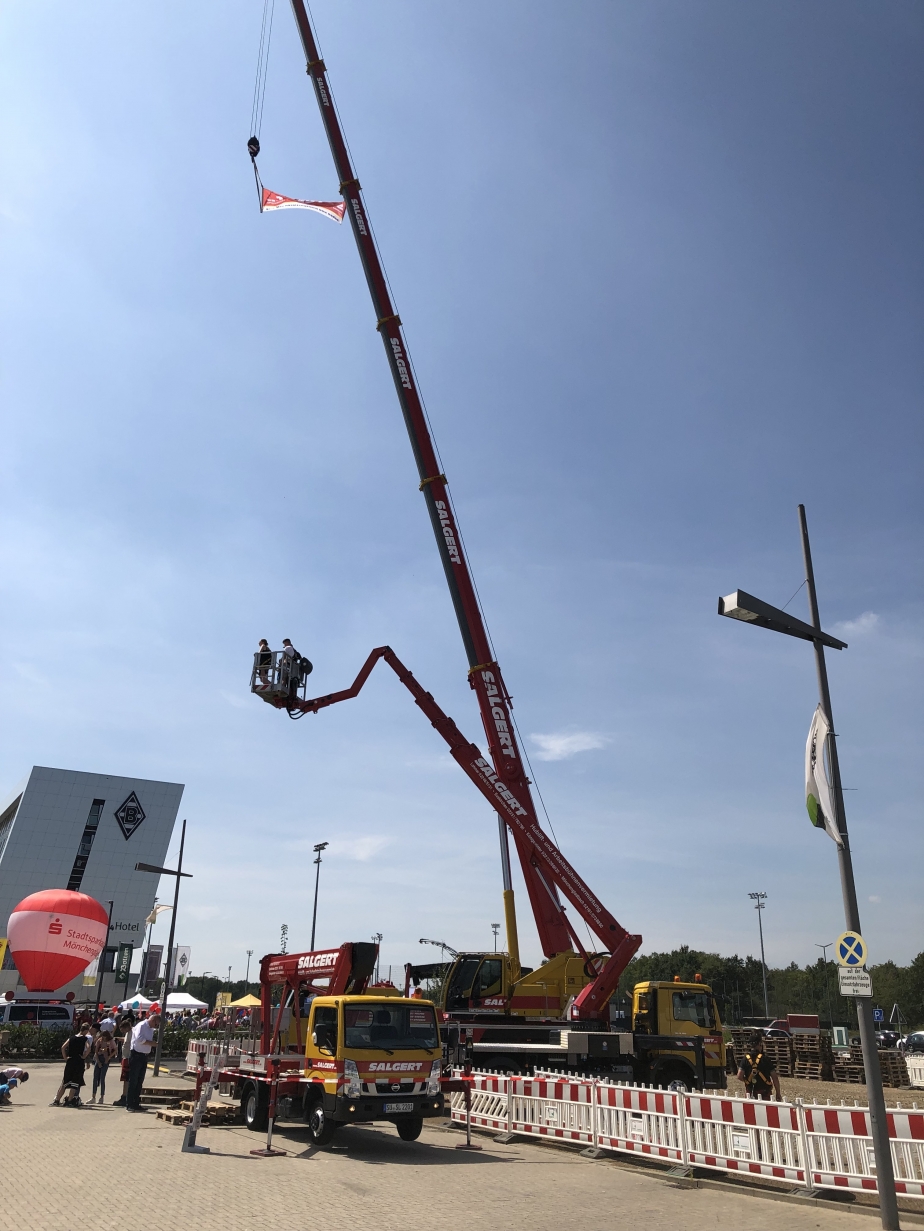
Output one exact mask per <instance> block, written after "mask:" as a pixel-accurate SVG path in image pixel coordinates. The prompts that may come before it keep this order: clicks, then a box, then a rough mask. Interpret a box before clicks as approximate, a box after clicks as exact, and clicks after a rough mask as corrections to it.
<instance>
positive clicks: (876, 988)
mask: <svg viewBox="0 0 924 1231" xmlns="http://www.w3.org/2000/svg"><path fill="white" fill-rule="evenodd" d="M870 973H871V975H872V979H873V1004H874V1006H878V1007H880V1008H882V1009H884V1010H885V1019H886V1022H888V1021H889V1019H890V1016H891V1014H892V1009H893V1006H894V1005H896V1004H897V1005H898V1007H899V1010H900V1011H901V1014H902V1023H903V1027H904V1028H906V1029H917V1028H920V1027H924V953H919V954H918V955H917V957H916V958H914V960H913V961H912V962H911V963H910V964H909V965H908V966H898V965H896V963H895V962H883V963H882V964H881V965H879V966H871V967H870ZM697 974H699V975H702V980H703V982H704V983H708V984H709V986H710V987H711V988H712V990H713V992H714V993H715V995H716V998H717V1000H718V1002H719V1011H720V1013H721V1015H722V1021H723V1022H724V1023H725V1024H726V1025H731V1026H734V1025H738V1024H740V1023H741V1022H742V1021H743V1019H745V1018H752V1017H760V1018H762V1017H763V1016H764V988H763V978H762V973H761V965H760V961H759V960H758V959H757V958H754V957H750V956H748V957H744V958H742V957H739V956H738V955H737V954H734V955H733V956H732V957H723V956H722V955H721V954H719V953H703V952H701V951H700V950H697V949H691V948H689V947H688V946H687V945H683V946H682V947H681V948H679V949H673V950H672V951H671V952H670V953H649V954H646V955H645V956H643V957H637V958H634V959H633V960H632V961H631V962H630V963H629V965H628V966H627V968H626V970H625V972H624V974H623V976H622V978H621V979H620V981H619V991H618V993H617V1003H618V1007H619V1008H621V1009H624V1010H627V1009H628V1008H629V1006H630V1004H631V995H632V988H633V987H634V986H635V984H636V983H641V982H644V981H645V980H646V979H667V980H670V979H673V978H674V976H675V975H679V976H680V978H681V980H683V981H684V982H693V980H694V977H695V976H696V975H697ZM767 994H768V999H769V1002H770V1016H771V1017H785V1015H786V1014H787V1013H817V1014H818V1016H819V1018H821V1020H822V1024H823V1025H831V1024H835V1025H848V1026H855V1025H856V1024H857V1019H856V1013H855V1011H854V1006H853V1001H851V1000H847V999H844V998H842V997H841V996H840V995H839V994H838V988H837V967H836V966H835V964H834V963H833V962H831V961H828V962H827V963H825V962H824V960H823V959H822V958H819V959H818V961H816V962H813V963H812V964H810V965H808V966H798V965H797V964H796V963H795V962H791V963H790V964H789V965H788V966H785V967H782V968H776V967H768V969H767Z"/></svg>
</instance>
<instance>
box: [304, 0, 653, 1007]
mask: <svg viewBox="0 0 924 1231" xmlns="http://www.w3.org/2000/svg"><path fill="white" fill-rule="evenodd" d="M292 9H293V12H294V14H295V20H296V22H297V24H298V30H299V34H300V36H301V40H302V46H303V48H304V51H305V58H306V61H307V66H308V75H309V76H310V78H311V81H312V84H313V86H314V92H315V97H316V98H317V101H318V107H319V109H320V112H321V118H322V121H323V123H324V129H325V131H326V133H327V139H328V141H329V143H330V149H331V153H332V155H333V158H334V165H335V167H336V170H337V176H338V178H339V183H340V192H341V193H342V195H343V197H344V200H345V202H346V206H347V210H346V212H347V216H348V218H349V220H350V225H351V227H352V228H353V237H354V239H355V240H356V246H357V248H358V249H359V255H360V259H361V261H362V264H363V269H364V271H365V274H366V283H367V285H368V287H369V293H370V295H371V296H372V304H373V307H374V309H375V315H376V329H377V330H378V331H379V334H380V335H381V337H382V342H383V344H384V346H385V354H386V357H387V359H388V364H389V366H390V368H391V374H392V378H393V380H394V383H395V390H396V391H397V394H398V401H399V402H400V404H401V410H402V413H403V415H404V423H405V426H406V427H407V432H408V436H409V437H410V441H411V448H412V449H413V451H414V460H415V461H416V463H417V472H418V475H419V477H420V490H421V491H422V492H423V494H424V499H425V500H426V502H427V510H428V512H429V514H430V522H431V524H432V526H433V533H434V535H435V536H436V542H437V547H438V550H439V553H440V559H441V560H442V562H443V570H444V572H445V574H446V581H447V583H448V585H449V593H450V595H451V597H452V604H453V607H454V608H455V613H456V619H457V620H458V622H459V629H460V631H461V633H462V640H463V642H464V645H465V652H466V654H467V656H468V664H469V683H470V685H471V687H472V688H473V689H474V690H475V693H476V695H477V697H478V704H479V707H480V709H481V718H482V722H483V723H484V728H485V734H486V736H487V741H488V749H489V751H490V755H491V760H492V762H493V766H494V775H495V779H496V780H497V781H498V782H499V784H500V785H499V786H498V788H496V790H495V795H494V798H493V800H492V802H493V803H494V806H495V807H498V810H499V811H500V812H501V815H503V816H504V817H505V819H506V820H507V823H508V825H510V828H511V830H512V832H513V835H514V840H515V842H516V847H517V854H518V856H519V859H520V864H521V866H522V868H523V875H524V879H525V881H526V888H527V892H528V893H529V899H530V905H531V907H532V911H533V915H534V917H535V920H536V926H537V929H538V932H539V939H540V943H541V944H542V948H543V952H544V953H545V954H546V955H547V956H549V957H551V956H553V955H554V954H556V953H561V952H564V951H565V950H568V949H570V948H571V947H572V945H573V946H574V947H575V948H576V950H577V951H578V952H583V948H582V945H581V943H580V940H579V938H578V936H577V934H576V932H575V931H574V928H573V927H572V925H571V923H570V921H569V920H568V918H567V916H566V914H565V911H564V909H563V907H562V905H561V902H560V901H559V898H558V892H557V890H559V889H560V890H561V891H562V892H563V893H564V894H565V896H566V897H567V898H568V899H569V901H571V902H572V903H573V904H574V906H575V907H576V908H577V909H578V911H579V912H580V913H581V915H582V916H583V918H584V919H585V920H586V921H587V923H588V925H589V926H590V927H591V928H592V930H593V931H594V932H595V933H596V934H597V936H599V937H600V939H601V941H602V942H603V944H604V946H605V947H606V948H607V949H608V950H609V951H610V952H611V954H612V956H611V958H610V960H609V962H607V967H609V966H610V965H611V964H612V963H613V962H614V960H615V959H616V957H617V954H621V953H623V950H624V947H625V945H626V943H627V942H628V941H630V940H634V942H635V943H634V945H633V946H632V948H631V951H630V952H629V953H628V956H624V955H623V957H622V959H621V960H622V963H623V967H624V966H625V963H626V962H628V960H629V958H630V957H631V956H632V953H634V952H635V950H636V949H637V948H638V946H639V945H640V944H641V938H640V937H632V938H629V937H628V934H627V933H626V932H625V930H624V929H623V928H622V927H620V925H619V924H618V923H617V922H616V921H615V919H613V918H612V916H611V915H609V914H608V912H607V911H605V910H604V909H603V907H602V906H601V905H600V903H599V902H598V901H597V900H596V898H595V897H594V896H593V895H592V894H591V893H590V891H589V890H588V889H587V887H586V886H585V885H584V883H583V881H581V880H580V878H579V877H578V876H577V874H576V873H575V872H574V870H573V869H572V868H571V867H570V865H568V864H567V862H566V861H565V860H564V858H563V856H562V855H561V852H560V851H558V849H557V848H556V847H555V846H554V844H553V843H552V842H551V841H550V840H549V838H548V837H547V836H546V834H545V833H544V832H543V830H542V829H541V828H540V825H539V820H538V816H537V814H536V809H535V805H534V803H533V800H532V796H531V793H530V790H529V779H528V777H527V775H526V771H525V769H524V766H523V761H522V757H521V754H520V750H519V747H518V745H517V740H516V735H515V731H514V726H513V722H512V720H511V717H510V697H509V695H508V693H507V689H506V687H505V685H504V681H503V677H502V675H501V671H500V668H499V667H498V665H497V663H496V662H495V661H494V659H493V656H492V654H491V648H490V642H489V640H488V635H487V631H486V629H485V626H484V620H483V619H482V616H481V611H480V608H479V605H478V600H477V598H476V595H475V587H474V585H473V583H472V578H471V573H470V572H469V568H468V563H467V561H466V559H465V552H464V550H463V548H462V539H461V536H460V534H459V531H458V527H457V524H456V517H455V512H454V510H453V507H452V502H451V501H450V499H449V492H448V490H447V487H446V476H445V475H444V474H442V473H441V472H440V469H439V465H438V462H437V457H436V450H435V449H434V447H433V441H432V439H431V436H430V431H429V428H428V427H427V420H426V416H425V414H424V410H423V404H422V403H421V400H420V396H419V393H418V391H417V385H416V382H415V379H414V373H413V368H412V365H411V361H410V356H409V354H408V348H407V345H406V343H405V340H404V334H403V331H402V328H401V320H400V318H399V317H398V315H397V313H396V312H395V309H394V305H393V304H392V302H391V296H390V295H389V292H388V284H387V281H386V278H385V274H384V271H383V268H382V263H381V260H380V259H379V254H378V250H377V248H376V245H375V240H374V239H373V235H372V225H371V223H370V220H369V215H368V212H367V210H366V206H365V203H364V201H363V196H362V190H361V188H360V183H359V180H358V179H357V178H356V174H355V172H354V170H353V167H352V165H351V163H350V157H349V154H348V152H347V146H346V141H345V140H344V136H343V132H342V130H341V128H340V121H339V118H338V116H337V112H336V109H335V107H334V103H333V96H332V94H331V90H330V85H329V83H328V79H327V69H326V67H325V65H324V61H323V60H322V59H321V57H320V55H319V54H318V48H317V43H316V42H315V37H314V31H313V30H312V28H311V22H310V20H309V18H308V13H307V11H306V9H305V5H304V0H292ZM370 669H371V668H370ZM499 800H504V801H505V802H504V804H503V806H501V805H500V804H499V803H498V801H499ZM514 816H515V817H517V818H518V820H519V823H515V822H514V821H513V820H512V818H513V817H514ZM617 979H618V976H617ZM614 986H615V985H614ZM591 987H593V984H591V985H589V986H588V987H587V988H585V989H584V992H585V993H589V992H590V989H591ZM594 998H595V999H596V997H594ZM579 999H580V998H579ZM575 1007H577V1006H575ZM589 1007H590V1006H589V1005H588V1008H589Z"/></svg>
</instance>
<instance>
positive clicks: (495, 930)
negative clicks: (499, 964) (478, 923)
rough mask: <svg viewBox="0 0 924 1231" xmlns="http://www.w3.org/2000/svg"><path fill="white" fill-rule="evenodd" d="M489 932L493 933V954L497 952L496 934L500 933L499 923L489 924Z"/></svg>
mask: <svg viewBox="0 0 924 1231" xmlns="http://www.w3.org/2000/svg"><path fill="white" fill-rule="evenodd" d="M491 931H492V932H493V933H494V952H495V953H496V952H497V933H498V932H499V931H500V924H499V923H492V924H491Z"/></svg>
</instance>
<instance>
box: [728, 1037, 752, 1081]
mask: <svg viewBox="0 0 924 1231" xmlns="http://www.w3.org/2000/svg"><path fill="white" fill-rule="evenodd" d="M729 1034H730V1035H731V1046H730V1047H728V1048H726V1052H727V1055H728V1057H730V1058H729V1059H727V1061H726V1065H725V1067H726V1068H727V1069H728V1071H729V1073H737V1072H738V1067H739V1065H740V1064H741V1058H742V1056H743V1055H744V1053H745V1052H746V1051H747V1049H748V1039H749V1038H750V1037H751V1031H750V1030H744V1029H743V1028H742V1027H741V1026H732V1027H731V1029H730V1030H729ZM733 1065H734V1067H732V1066H733Z"/></svg>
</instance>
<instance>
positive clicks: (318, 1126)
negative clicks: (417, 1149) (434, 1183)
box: [303, 995, 443, 1145]
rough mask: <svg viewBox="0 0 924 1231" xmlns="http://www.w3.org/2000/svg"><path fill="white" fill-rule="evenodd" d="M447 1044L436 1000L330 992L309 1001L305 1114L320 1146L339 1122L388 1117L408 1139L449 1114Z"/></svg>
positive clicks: (328, 1139)
mask: <svg viewBox="0 0 924 1231" xmlns="http://www.w3.org/2000/svg"><path fill="white" fill-rule="evenodd" d="M441 1056H442V1043H441V1041H440V1032H439V1026H438V1024H437V1020H436V1008H435V1006H434V1005H433V1003H432V1001H428V1000H413V999H408V1000H406V999H404V998H403V997H395V996H376V995H368V996H330V997H328V996H324V997H320V996H319V997H317V998H316V999H315V1000H314V1001H313V1002H312V1004H311V1013H310V1017H309V1021H308V1032H307V1042H306V1044H305V1067H304V1072H303V1076H304V1079H305V1083H306V1090H305V1095H304V1100H303V1115H304V1119H305V1122H306V1124H307V1125H308V1131H309V1133H310V1134H311V1138H312V1140H313V1141H314V1142H315V1143H316V1144H317V1145H323V1144H325V1143H326V1142H328V1141H330V1139H331V1138H332V1136H333V1134H334V1132H335V1131H336V1129H337V1127H338V1126H339V1125H341V1124H356V1123H368V1122H369V1121H373V1120H385V1121H390V1122H391V1123H393V1124H394V1125H395V1127H396V1128H397V1130H398V1135H399V1137H401V1138H402V1140H404V1141H414V1140H416V1138H417V1137H419V1136H420V1132H421V1129H422V1128H423V1122H424V1118H425V1117H428V1116H440V1115H442V1113H443V1095H442V1094H441V1093H440V1070H441Z"/></svg>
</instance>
